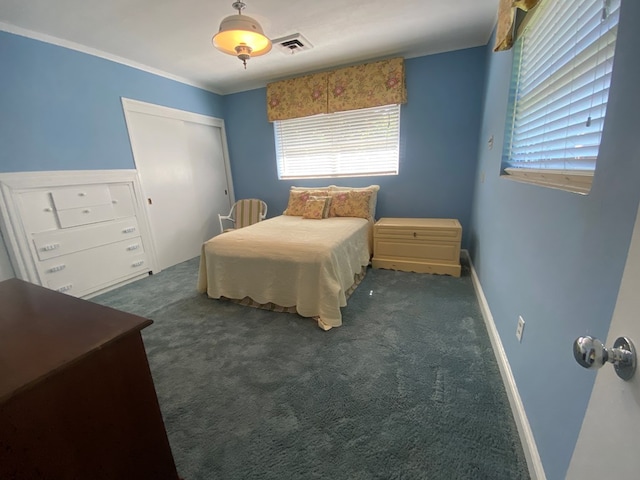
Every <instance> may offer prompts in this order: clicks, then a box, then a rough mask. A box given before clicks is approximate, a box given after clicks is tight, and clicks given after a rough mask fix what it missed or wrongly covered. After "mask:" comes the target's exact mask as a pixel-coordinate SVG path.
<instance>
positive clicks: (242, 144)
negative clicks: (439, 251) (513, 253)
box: [224, 48, 486, 246]
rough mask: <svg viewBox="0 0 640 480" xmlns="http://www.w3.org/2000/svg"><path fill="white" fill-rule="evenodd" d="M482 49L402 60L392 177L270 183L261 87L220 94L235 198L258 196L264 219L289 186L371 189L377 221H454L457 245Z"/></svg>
mask: <svg viewBox="0 0 640 480" xmlns="http://www.w3.org/2000/svg"><path fill="white" fill-rule="evenodd" d="M485 62H486V58H485V51H484V48H473V49H467V50H460V51H456V52H450V53H444V54H439V55H431V56H427V57H420V58H414V59H409V60H407V61H406V74H407V97H408V102H407V103H406V104H405V105H403V106H402V110H401V117H400V130H401V131H400V174H399V175H397V176H395V175H394V176H379V177H367V178H353V179H323V180H314V181H310V180H304V181H295V180H294V181H284V180H278V172H277V168H276V158H275V141H274V137H273V126H272V125H271V124H270V123H269V122H268V121H267V116H266V89H264V88H263V89H258V90H252V91H249V92H242V93H237V94H235V95H229V96H226V97H224V105H225V111H224V118H225V123H226V127H227V136H228V143H229V156H230V157H231V169H232V174H233V184H234V188H235V194H236V198H242V197H258V198H262V199H264V200H265V201H266V202H267V203H268V205H269V214H270V216H273V215H279V214H280V213H282V211H283V210H284V209H285V208H286V205H287V199H288V197H289V187H290V186H291V185H308V186H320V185H327V184H330V183H332V184H336V185H351V186H366V185H370V184H374V183H375V184H379V185H380V186H381V188H380V192H379V195H378V208H377V217H378V218H379V217H383V216H386V217H454V218H458V219H459V220H460V222H461V223H462V226H463V230H464V237H463V245H465V246H466V244H467V239H468V236H467V230H468V227H469V225H470V219H471V202H472V196H473V182H474V178H475V170H476V161H477V159H476V156H477V145H478V132H479V130H480V121H481V108H482V95H483V88H484V85H483V82H484V75H485Z"/></svg>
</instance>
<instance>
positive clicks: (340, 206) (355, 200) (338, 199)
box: [329, 190, 373, 218]
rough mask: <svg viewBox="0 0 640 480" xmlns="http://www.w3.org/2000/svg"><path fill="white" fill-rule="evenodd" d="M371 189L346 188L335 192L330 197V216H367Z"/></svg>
mask: <svg viewBox="0 0 640 480" xmlns="http://www.w3.org/2000/svg"><path fill="white" fill-rule="evenodd" d="M372 194H373V192H372V191H371V190H347V191H340V192H336V193H334V194H333V195H332V197H331V207H330V210H329V216H330V217H360V218H369V202H370V200H371V195H372Z"/></svg>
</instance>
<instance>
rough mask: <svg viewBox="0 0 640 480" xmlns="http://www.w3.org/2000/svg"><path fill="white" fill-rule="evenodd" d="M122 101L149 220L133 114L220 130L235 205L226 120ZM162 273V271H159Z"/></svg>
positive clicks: (225, 166)
mask: <svg viewBox="0 0 640 480" xmlns="http://www.w3.org/2000/svg"><path fill="white" fill-rule="evenodd" d="M120 99H121V101H122V110H123V112H124V119H125V125H126V128H127V135H128V137H129V143H130V146H131V155H132V157H133V162H134V165H135V171H136V174H137V176H138V183H139V185H140V187H141V189H142V194H143V196H144V202H143V203H144V209H145V214H146V216H147V218H150V212H149V205H148V202H147V201H146V199H147V198H149V196H148V195H147V192H145V190H144V179H143V178H142V175H141V172H140V170H139V169H138V164H137V163H136V154H135V152H136V151H137V150H138V149H139V146H137V145H136V143H135V139H134V138H133V136H132V135H131V131H130V128H129V127H130V126H131V114H133V113H143V114H146V115H154V116H157V117H164V118H169V119H172V120H181V121H185V122H192V123H198V124H201V125H207V126H211V127H216V128H219V129H220V135H221V140H222V157H223V162H224V170H225V172H224V173H225V178H226V183H227V191H228V198H229V208H231V205H233V204H234V203H235V201H236V200H235V193H234V191H233V180H232V177H231V164H230V162H229V148H228V145H227V132H226V130H225V125H224V120H223V119H221V118H216V117H210V116H207V115H201V114H199V113H193V112H188V111H186V110H180V109H177V108H171V107H165V106H162V105H156V104H154V103H148V102H142V101H140V100H134V99H131V98H126V97H120ZM150 233H151V241H152V242H153V246H154V250H156V248H155V247H156V239H155V232H154V231H153V229H152V228H150ZM157 271H160V270H157Z"/></svg>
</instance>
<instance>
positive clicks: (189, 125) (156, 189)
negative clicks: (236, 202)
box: [123, 99, 233, 269]
mask: <svg viewBox="0 0 640 480" xmlns="http://www.w3.org/2000/svg"><path fill="white" fill-rule="evenodd" d="M123 106H124V108H125V115H126V119H127V128H128V130H129V138H130V140H131V146H132V150H133V156H134V159H135V163H136V169H137V170H138V174H139V177H140V183H141V186H142V190H143V192H144V195H145V197H146V198H145V201H146V208H147V213H148V217H149V223H150V224H151V232H152V236H153V241H154V245H155V248H156V254H157V257H158V266H159V268H160V269H163V268H167V267H170V266H172V265H175V264H177V263H180V262H183V261H185V260H188V259H190V258H193V257H196V256H198V255H199V254H200V248H201V246H202V243H203V242H204V241H206V240H208V239H209V238H211V237H213V236H214V235H217V234H218V233H220V232H219V224H218V213H223V214H227V213H228V212H229V209H230V207H231V203H232V202H233V200H232V197H233V192H232V188H231V178H230V170H229V165H228V159H227V155H226V140H225V132H224V124H223V123H222V121H221V120H218V119H214V118H211V117H204V116H201V115H196V114H191V113H189V112H183V111H179V110H174V109H169V108H166V107H159V106H156V105H150V104H144V103H142V102H135V101H131V100H126V99H123Z"/></svg>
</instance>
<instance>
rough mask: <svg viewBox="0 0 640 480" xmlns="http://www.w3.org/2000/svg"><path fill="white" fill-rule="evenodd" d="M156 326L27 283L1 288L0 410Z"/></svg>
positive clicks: (8, 283) (0, 285) (1, 285)
mask: <svg viewBox="0 0 640 480" xmlns="http://www.w3.org/2000/svg"><path fill="white" fill-rule="evenodd" d="M151 323H153V322H152V321H151V320H149V319H146V318H143V317H139V316H137V315H132V314H129V313H125V312H120V311H118V310H114V309H112V308H109V307H105V306H102V305H98V304H95V303H92V302H89V301H87V300H81V299H79V298H75V297H71V296H69V295H65V294H62V293H59V292H54V291H53V290H49V289H46V288H44V287H40V286H37V285H33V284H31V283H28V282H25V281H23V280H18V279H15V278H14V279H10V280H5V281H4V282H0V404H1V403H3V402H4V401H6V400H8V399H9V398H10V397H12V396H13V395H15V394H16V393H18V392H20V391H22V390H24V389H26V388H28V387H29V386H30V385H32V384H34V383H36V382H38V381H40V380H42V379H43V378H44V377H47V376H49V375H53V374H54V373H55V372H57V371H59V370H60V369H63V368H65V367H66V366H68V365H70V364H72V363H74V362H76V361H78V360H79V359H81V358H83V357H85V356H86V355H89V354H90V353H91V352H93V351H95V350H97V349H100V348H102V347H103V346H104V345H106V344H108V343H110V342H113V341H114V340H117V339H118V338H121V337H123V336H125V335H127V334H129V333H131V332H134V331H140V330H142V329H143V328H145V327H147V326H148V325H150V324H151Z"/></svg>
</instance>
